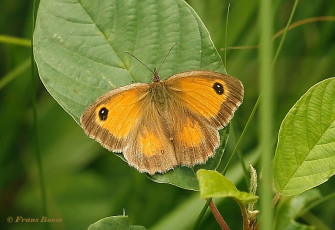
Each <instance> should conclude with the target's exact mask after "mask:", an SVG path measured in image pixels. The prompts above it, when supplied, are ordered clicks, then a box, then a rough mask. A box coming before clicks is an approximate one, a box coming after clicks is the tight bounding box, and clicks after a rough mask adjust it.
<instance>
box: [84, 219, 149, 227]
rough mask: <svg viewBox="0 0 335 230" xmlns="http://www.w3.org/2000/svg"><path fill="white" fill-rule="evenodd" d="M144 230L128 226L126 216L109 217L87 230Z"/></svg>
mask: <svg viewBox="0 0 335 230" xmlns="http://www.w3.org/2000/svg"><path fill="white" fill-rule="evenodd" d="M110 229H113V230H145V229H146V228H145V227H143V226H138V225H129V219H128V216H111V217H106V218H104V219H101V220H99V221H97V222H95V223H94V224H91V225H90V226H89V228H88V230H110Z"/></svg>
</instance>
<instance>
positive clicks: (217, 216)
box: [209, 200, 229, 230]
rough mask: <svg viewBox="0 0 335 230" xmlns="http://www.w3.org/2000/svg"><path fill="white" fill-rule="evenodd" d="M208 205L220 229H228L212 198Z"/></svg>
mask: <svg viewBox="0 0 335 230" xmlns="http://www.w3.org/2000/svg"><path fill="white" fill-rule="evenodd" d="M209 207H210V208H211V210H212V213H213V215H214V217H215V219H216V221H217V222H218V224H219V225H220V227H221V229H222V230H229V227H228V225H227V223H226V222H225V221H224V219H223V217H222V216H221V214H220V212H219V210H218V208H217V207H216V205H215V204H214V202H213V200H211V201H210V202H209Z"/></svg>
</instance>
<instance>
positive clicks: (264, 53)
mask: <svg viewBox="0 0 335 230" xmlns="http://www.w3.org/2000/svg"><path fill="white" fill-rule="evenodd" d="M272 21H273V20H272V7H271V1H269V0H260V11H259V26H260V49H259V60H260V82H259V85H260V89H261V92H260V95H262V100H261V102H260V118H259V120H260V127H259V130H260V137H259V139H260V148H261V152H262V155H261V167H262V175H263V181H262V183H261V186H260V188H261V195H260V211H261V221H262V228H263V229H272V226H273V225H272V223H273V206H272V156H273V148H272V144H271V143H272V140H271V139H272V137H273V127H272V126H273V123H274V122H273V115H274V112H273V108H274V106H273V76H272V64H271V59H272V48H273V45H272Z"/></svg>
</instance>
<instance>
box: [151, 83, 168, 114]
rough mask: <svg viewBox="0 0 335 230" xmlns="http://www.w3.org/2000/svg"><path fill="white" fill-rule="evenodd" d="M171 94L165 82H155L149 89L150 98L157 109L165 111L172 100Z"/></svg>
mask: <svg viewBox="0 0 335 230" xmlns="http://www.w3.org/2000/svg"><path fill="white" fill-rule="evenodd" d="M170 97H171V93H170V92H169V89H168V88H167V86H166V84H165V82H162V81H159V82H153V83H152V84H151V85H150V89H149V98H150V99H151V102H152V103H153V104H154V105H155V106H156V108H157V109H165V108H166V104H167V102H168V101H169V100H170Z"/></svg>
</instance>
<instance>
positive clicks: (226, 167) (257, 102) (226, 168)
mask: <svg viewBox="0 0 335 230" xmlns="http://www.w3.org/2000/svg"><path fill="white" fill-rule="evenodd" d="M259 102H260V96H258V98H257V101H256V103H255V105H254V108H253V109H252V111H251V114H250V116H249V118H248V121H247V123H246V124H245V126H244V129H243V131H242V133H241V136H240V138H239V139H238V141H237V143H236V145H235V148H234V150H233V153H232V154H231V155H230V157H229V160H228V162H227V164H226V166H225V168H224V169H223V171H222V174H223V175H225V174H226V172H227V170H228V166H229V164H230V162H231V161H232V159H233V157H234V156H235V153H236V151H237V149H238V148H239V147H240V144H241V141H242V140H243V138H244V136H245V134H246V132H247V131H248V129H249V126H250V124H251V121H252V119H253V118H254V116H255V113H256V111H257V108H258V105H259Z"/></svg>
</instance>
